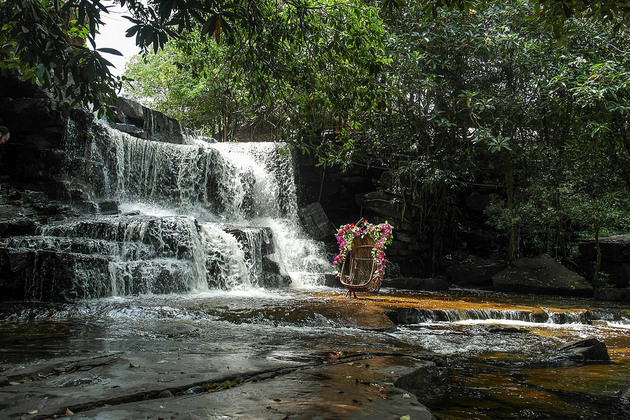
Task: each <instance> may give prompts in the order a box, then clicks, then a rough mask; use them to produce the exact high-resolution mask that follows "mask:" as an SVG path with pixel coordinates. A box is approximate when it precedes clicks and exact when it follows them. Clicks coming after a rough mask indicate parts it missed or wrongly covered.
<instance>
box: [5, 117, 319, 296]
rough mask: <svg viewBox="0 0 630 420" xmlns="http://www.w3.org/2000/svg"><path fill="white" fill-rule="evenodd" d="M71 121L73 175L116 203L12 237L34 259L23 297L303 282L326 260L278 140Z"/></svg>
mask: <svg viewBox="0 0 630 420" xmlns="http://www.w3.org/2000/svg"><path fill="white" fill-rule="evenodd" d="M75 128H76V127H75V126H74V125H73V123H72V122H70V123H69V129H68V133H67V134H66V148H67V153H68V168H67V172H68V175H69V179H72V180H73V181H72V182H74V183H76V184H78V185H87V186H89V187H90V188H89V194H88V195H89V196H90V197H91V199H92V200H93V201H94V202H98V201H101V202H112V201H113V202H117V203H119V206H118V207H119V208H120V209H121V210H122V213H119V214H115V215H91V216H86V217H84V218H80V219H78V220H74V221H71V222H63V223H56V224H51V225H48V226H46V227H45V228H43V229H42V230H41V232H40V233H41V234H40V235H39V236H34V237H14V238H12V239H11V243H10V246H11V247H14V248H19V249H21V250H22V251H23V252H24V253H25V254H28V255H30V257H29V258H31V259H32V260H33V264H36V265H37V267H38V268H37V269H34V270H33V273H31V274H25V275H24V277H25V278H28V281H27V283H28V285H27V287H26V288H27V298H29V299H36V300H55V299H56V298H55V296H57V297H58V298H59V299H63V300H76V299H84V298H98V297H104V296H116V295H120V296H122V295H137V294H147V293H149V294H164V293H190V292H203V291H206V290H209V289H223V290H241V289H248V288H278V287H287V286H290V285H293V286H294V287H310V286H312V285H316V284H318V282H319V281H320V280H321V279H322V278H323V273H325V272H327V271H329V270H330V267H329V262H328V259H327V258H326V257H325V255H324V252H323V251H322V248H321V245H320V244H319V243H317V242H315V241H313V240H311V239H310V238H308V237H307V235H306V234H305V232H304V231H303V229H302V228H301V226H300V224H299V222H298V216H297V194H296V186H295V182H294V168H293V162H292V160H291V156H290V154H287V153H282V147H283V146H282V145H281V144H277V143H246V144H237V143H223V144H216V143H208V142H205V141H201V140H195V141H191V142H190V143H192V144H172V143H164V142H156V141H150V140H143V139H139V138H136V137H132V136H130V135H128V134H126V133H123V132H120V131H117V130H113V129H111V128H109V127H107V126H104V125H100V124H96V125H95V126H94V132H93V133H90V135H88V136H87V139H88V140H85V139H83V141H79V140H77V138H76V137H77V136H78V135H79V133H77V132H76V130H75ZM86 142H87V144H86ZM86 194H87V193H86ZM84 195H85V194H84ZM36 273H38V274H36ZM49 278H54V279H55V282H56V283H55V282H53V283H55V284H53V283H50V282H49V281H48V280H47V279H49ZM61 279H63V281H62V280H61ZM61 283H63V284H61ZM62 290H63V292H62Z"/></svg>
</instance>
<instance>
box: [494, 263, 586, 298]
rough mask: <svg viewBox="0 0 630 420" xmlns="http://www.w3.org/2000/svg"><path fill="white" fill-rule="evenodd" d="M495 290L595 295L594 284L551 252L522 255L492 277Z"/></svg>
mask: <svg viewBox="0 0 630 420" xmlns="http://www.w3.org/2000/svg"><path fill="white" fill-rule="evenodd" d="M492 284H493V286H494V288H495V290H497V291H500V292H515V293H540V294H553V295H562V296H585V297H590V296H593V286H591V284H590V283H588V282H587V281H586V279H585V278H584V277H582V276H580V275H579V274H576V273H574V272H573V271H571V270H569V269H568V268H566V267H564V266H563V265H562V264H560V263H558V262H556V261H555V260H554V259H553V258H551V256H549V255H539V256H538V257H534V258H521V259H519V260H516V261H514V262H513V263H512V264H511V265H510V266H508V267H507V268H506V269H505V270H503V271H501V272H499V273H497V274H495V275H494V276H492Z"/></svg>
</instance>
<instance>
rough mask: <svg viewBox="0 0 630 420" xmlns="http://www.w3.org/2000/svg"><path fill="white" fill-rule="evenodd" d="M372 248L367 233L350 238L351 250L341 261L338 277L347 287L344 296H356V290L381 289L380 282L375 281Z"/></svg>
mask: <svg viewBox="0 0 630 420" xmlns="http://www.w3.org/2000/svg"><path fill="white" fill-rule="evenodd" d="M373 249H374V240H373V239H372V238H370V237H369V236H367V235H366V236H357V237H355V238H354V239H353V240H352V250H351V251H349V252H348V256H347V257H346V259H345V261H344V262H343V265H342V267H341V272H340V277H339V280H340V281H341V284H343V285H344V286H345V287H346V288H347V289H348V291H347V292H346V297H351V296H354V297H357V292H378V291H379V290H380V289H381V282H380V281H375V280H376V279H375V276H374V273H375V271H376V263H375V262H374V257H373V256H372V250H373Z"/></svg>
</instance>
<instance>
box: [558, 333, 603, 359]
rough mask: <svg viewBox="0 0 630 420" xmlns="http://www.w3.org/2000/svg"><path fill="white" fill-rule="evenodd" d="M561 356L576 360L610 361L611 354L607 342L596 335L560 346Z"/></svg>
mask: <svg viewBox="0 0 630 420" xmlns="http://www.w3.org/2000/svg"><path fill="white" fill-rule="evenodd" d="M558 352H559V353H560V354H561V356H566V357H567V358H568V359H570V360H572V361H576V362H584V363H609V362H610V356H609V355H608V349H607V348H606V344H604V343H603V342H601V341H599V340H598V339H597V338H595V337H589V338H585V339H583V340H577V341H573V342H571V343H567V344H564V345H562V346H560V347H559V348H558Z"/></svg>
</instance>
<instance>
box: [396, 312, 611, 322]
mask: <svg viewBox="0 0 630 420" xmlns="http://www.w3.org/2000/svg"><path fill="white" fill-rule="evenodd" d="M387 315H388V317H389V318H390V319H391V320H392V321H393V322H394V323H396V324H398V325H408V324H430V323H436V322H446V323H456V322H471V321H518V322H528V323H547V324H590V323H591V322H592V321H594V320H597V319H598V317H597V316H595V315H594V314H592V313H591V312H589V311H565V312H556V311H550V310H547V309H545V308H537V309H532V310H515V309H485V308H484V309H480V308H465V309H417V308H400V309H396V310H394V311H391V312H388V314H387Z"/></svg>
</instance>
